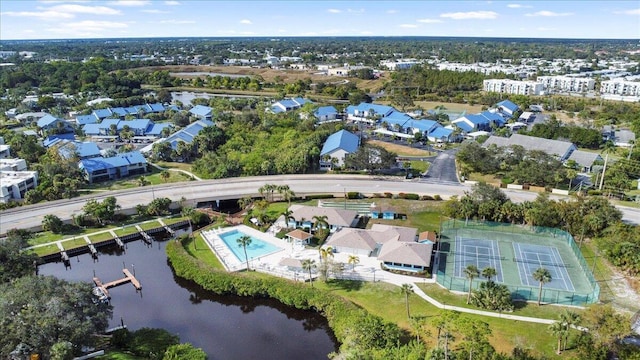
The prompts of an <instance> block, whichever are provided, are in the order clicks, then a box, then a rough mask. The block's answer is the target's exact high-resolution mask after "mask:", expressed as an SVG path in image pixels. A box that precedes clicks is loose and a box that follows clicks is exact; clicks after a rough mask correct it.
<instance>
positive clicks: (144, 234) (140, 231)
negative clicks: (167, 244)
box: [136, 225, 153, 245]
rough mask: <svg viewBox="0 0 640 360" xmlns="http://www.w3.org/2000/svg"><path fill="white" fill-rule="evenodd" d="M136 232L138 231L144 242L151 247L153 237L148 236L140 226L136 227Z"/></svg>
mask: <svg viewBox="0 0 640 360" xmlns="http://www.w3.org/2000/svg"><path fill="white" fill-rule="evenodd" d="M136 230H138V232H139V233H140V235H142V240H144V242H146V243H147V244H149V245H151V243H152V241H153V239H152V238H151V236H149V234H147V233H146V232H145V231H144V230H143V229H142V228H141V227H140V225H136Z"/></svg>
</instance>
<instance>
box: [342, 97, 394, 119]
mask: <svg viewBox="0 0 640 360" xmlns="http://www.w3.org/2000/svg"><path fill="white" fill-rule="evenodd" d="M394 111H397V110H396V109H394V108H393V107H391V106H387V105H379V104H372V103H364V102H363V103H360V104H359V105H357V106H354V105H349V106H348V107H347V109H346V110H345V112H346V113H347V119H348V120H352V121H361V122H367V123H370V124H375V123H377V122H378V121H379V120H380V119H381V118H383V117H385V116H389V115H391V113H392V112H394Z"/></svg>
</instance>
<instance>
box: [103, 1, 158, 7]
mask: <svg viewBox="0 0 640 360" xmlns="http://www.w3.org/2000/svg"><path fill="white" fill-rule="evenodd" d="M109 5H115V6H147V5H151V1H149V0H117V1H111V2H110V3H109Z"/></svg>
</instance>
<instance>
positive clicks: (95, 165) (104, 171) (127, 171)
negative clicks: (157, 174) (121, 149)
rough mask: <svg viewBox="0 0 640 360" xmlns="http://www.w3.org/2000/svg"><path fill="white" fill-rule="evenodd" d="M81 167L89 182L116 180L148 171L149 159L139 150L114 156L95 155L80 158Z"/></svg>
mask: <svg viewBox="0 0 640 360" xmlns="http://www.w3.org/2000/svg"><path fill="white" fill-rule="evenodd" d="M79 168H80V170H81V171H82V172H83V174H84V177H85V179H86V180H87V181H88V182H89V183H94V182H101V181H109V180H116V179H120V178H123V177H127V176H130V175H137V174H144V173H146V172H147V160H146V159H145V158H144V156H142V154H141V153H140V152H138V151H131V152H127V153H120V154H118V155H116V156H113V157H108V158H105V157H102V156H98V157H94V158H90V159H84V160H80V163H79Z"/></svg>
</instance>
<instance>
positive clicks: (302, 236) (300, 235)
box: [287, 229, 313, 240]
mask: <svg viewBox="0 0 640 360" xmlns="http://www.w3.org/2000/svg"><path fill="white" fill-rule="evenodd" d="M287 236H288V237H290V238H293V239H296V240H307V239H309V238H310V237H312V236H313V235H311V234H309V233H308V232H306V231H302V230H300V229H295V230H293V231H291V232H289V233H287Z"/></svg>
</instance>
